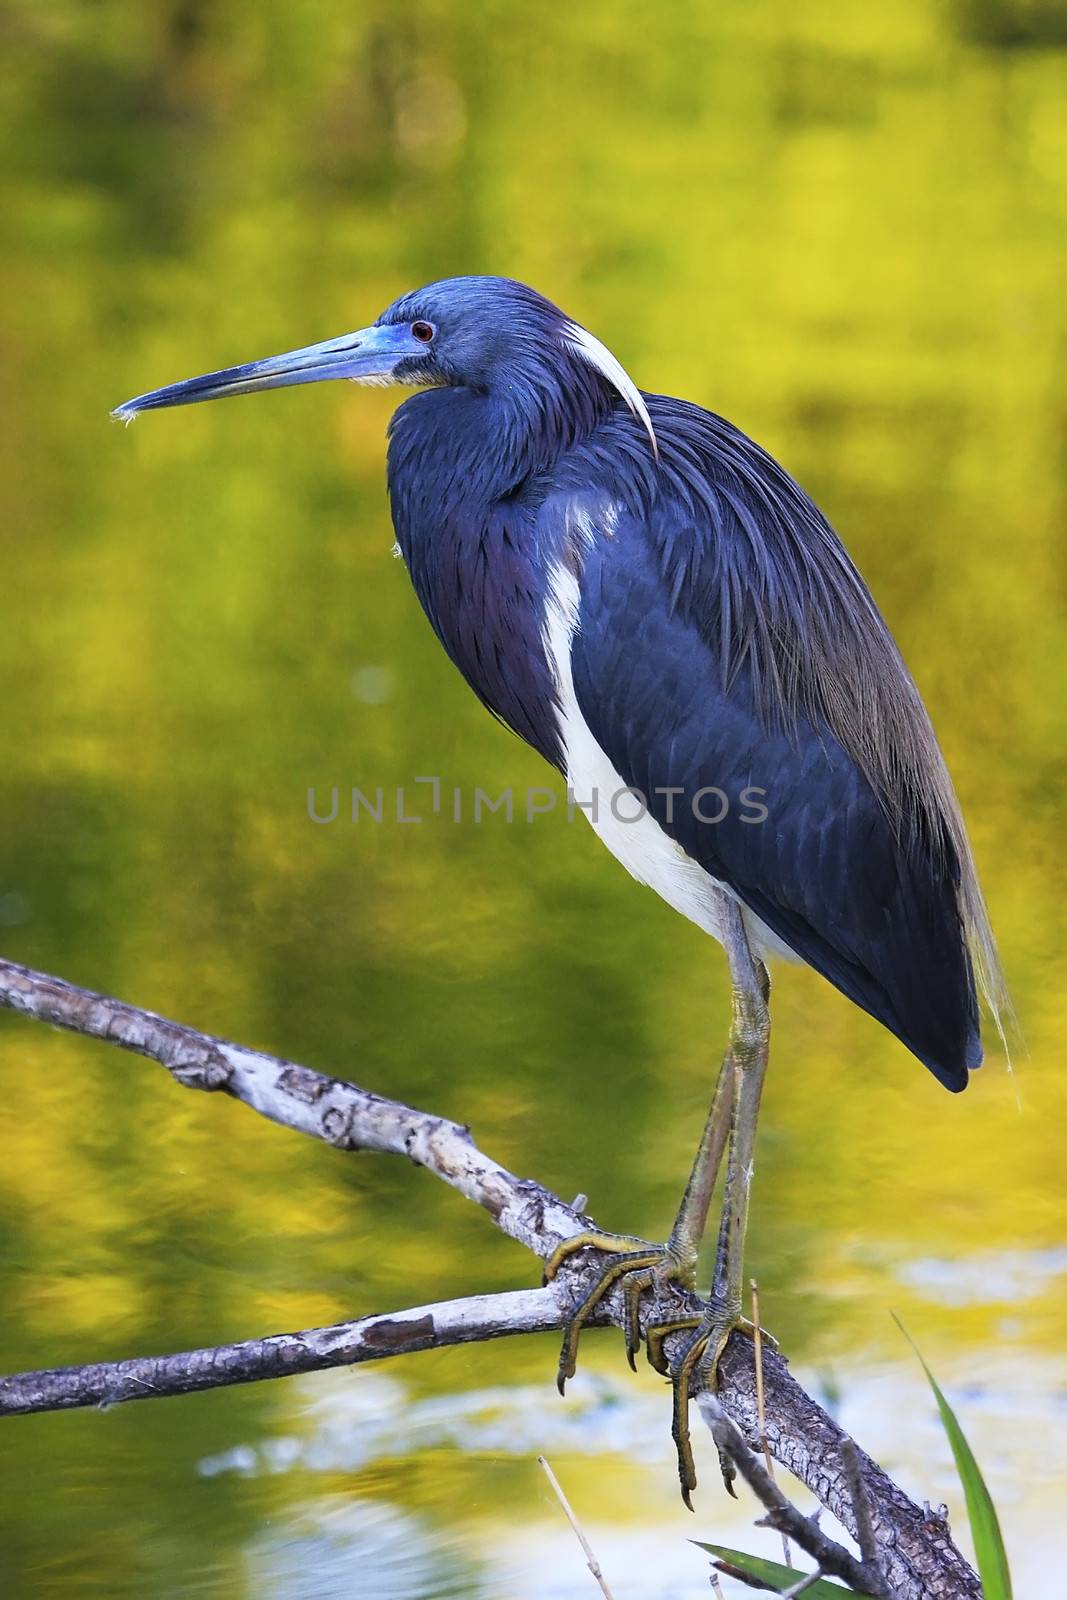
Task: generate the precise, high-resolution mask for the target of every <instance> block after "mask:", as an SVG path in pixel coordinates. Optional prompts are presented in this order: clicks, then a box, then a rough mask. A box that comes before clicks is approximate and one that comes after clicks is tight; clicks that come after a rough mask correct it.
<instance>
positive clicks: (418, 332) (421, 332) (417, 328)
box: [411, 322, 433, 344]
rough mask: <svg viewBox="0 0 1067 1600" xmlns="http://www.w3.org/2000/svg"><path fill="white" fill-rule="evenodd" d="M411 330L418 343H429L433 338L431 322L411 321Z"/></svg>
mask: <svg viewBox="0 0 1067 1600" xmlns="http://www.w3.org/2000/svg"><path fill="white" fill-rule="evenodd" d="M411 331H412V333H413V335H414V336H415V338H416V339H417V340H418V341H419V343H420V344H429V342H430V340H431V339H432V338H433V323H432V322H413V323H412V324H411Z"/></svg>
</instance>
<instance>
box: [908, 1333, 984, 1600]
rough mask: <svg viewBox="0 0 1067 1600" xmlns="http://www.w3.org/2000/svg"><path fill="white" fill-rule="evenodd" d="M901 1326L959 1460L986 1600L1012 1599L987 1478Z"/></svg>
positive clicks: (957, 1464) (921, 1356)
mask: <svg viewBox="0 0 1067 1600" xmlns="http://www.w3.org/2000/svg"><path fill="white" fill-rule="evenodd" d="M893 1320H894V1321H895V1322H896V1325H897V1327H898V1328H899V1329H900V1331H901V1333H902V1334H903V1335H904V1337H905V1339H907V1341H908V1343H909V1344H910V1345H911V1347H912V1349H913V1350H914V1351H915V1354H916V1355H917V1356H918V1358H919V1360H920V1362H921V1363H922V1369H923V1371H924V1372H925V1373H926V1377H927V1381H928V1382H929V1384H930V1387H931V1389H932V1390H933V1392H934V1399H935V1400H936V1401H937V1409H938V1411H939V1412H940V1413H941V1423H942V1426H943V1427H944V1430H945V1433H946V1434H947V1436H948V1442H949V1444H950V1445H951V1446H952V1454H953V1456H954V1458H955V1461H956V1471H957V1472H958V1473H959V1476H960V1482H961V1483H962V1485H963V1498H964V1501H965V1503H966V1506H967V1516H968V1518H969V1520H970V1524H971V1539H972V1540H973V1542H974V1554H975V1559H976V1560H977V1562H978V1576H979V1577H980V1578H981V1580H982V1589H983V1591H984V1593H985V1600H1012V1594H1011V1573H1010V1571H1009V1570H1008V1556H1007V1551H1006V1550H1005V1549H1004V1538H1003V1535H1002V1534H1001V1531H1000V1523H999V1521H998V1520H997V1513H996V1508H995V1506H994V1505H993V1500H992V1496H991V1495H990V1493H989V1490H988V1489H987V1488H986V1484H985V1479H984V1478H983V1477H982V1474H981V1472H980V1471H979V1470H978V1463H977V1461H976V1460H975V1459H974V1456H973V1454H972V1452H971V1447H970V1445H969V1444H968V1443H967V1439H966V1436H965V1434H964V1432H963V1429H962V1428H961V1427H960V1425H959V1422H958V1421H957V1420H956V1413H955V1412H954V1411H953V1409H952V1407H951V1406H950V1405H949V1403H948V1401H947V1400H946V1399H945V1397H944V1395H943V1394H942V1393H941V1388H940V1385H939V1384H938V1382H937V1379H936V1378H935V1377H934V1375H933V1373H932V1372H931V1371H930V1368H929V1367H928V1366H927V1365H926V1362H925V1360H924V1359H923V1354H922V1351H921V1350H920V1349H919V1347H918V1345H917V1344H916V1343H915V1340H914V1339H913V1338H912V1337H911V1334H910V1333H909V1332H908V1330H907V1329H906V1328H905V1326H904V1324H903V1323H902V1322H901V1320H900V1318H899V1317H894V1319H893Z"/></svg>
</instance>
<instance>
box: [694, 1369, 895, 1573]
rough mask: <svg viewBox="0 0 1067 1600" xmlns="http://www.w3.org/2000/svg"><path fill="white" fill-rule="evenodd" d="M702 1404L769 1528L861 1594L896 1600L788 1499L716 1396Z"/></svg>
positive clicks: (703, 1397)
mask: <svg viewBox="0 0 1067 1600" xmlns="http://www.w3.org/2000/svg"><path fill="white" fill-rule="evenodd" d="M698 1404H699V1406H700V1410H701V1412H702V1414H703V1416H704V1420H705V1421H706V1422H707V1424H708V1426H709V1427H710V1429H711V1436H712V1438H713V1439H714V1440H715V1443H716V1445H717V1446H718V1448H719V1449H720V1450H721V1451H722V1453H723V1454H724V1455H727V1456H729V1458H730V1460H731V1461H732V1462H733V1463H734V1465H735V1467H736V1468H737V1470H738V1472H740V1474H741V1476H742V1477H743V1478H744V1480H745V1482H746V1483H747V1484H748V1486H749V1488H750V1489H751V1490H752V1492H753V1494H754V1495H756V1497H757V1499H759V1500H760V1501H761V1503H762V1504H763V1505H764V1506H765V1507H766V1509H767V1516H766V1517H764V1518H763V1522H764V1523H765V1524H766V1525H767V1526H768V1527H772V1528H777V1529H778V1531H779V1532H780V1533H786V1534H788V1535H789V1537H790V1538H791V1539H792V1540H793V1542H794V1543H795V1544H798V1545H799V1546H800V1548H801V1549H802V1550H804V1551H806V1552H807V1554H808V1555H809V1556H811V1558H812V1560H813V1561H815V1562H817V1563H818V1565H819V1566H820V1567H821V1568H822V1570H823V1572H825V1573H832V1574H833V1576H834V1577H835V1578H842V1579H843V1580H844V1582H845V1583H847V1584H849V1585H850V1587H851V1588H853V1589H855V1590H856V1591H857V1592H858V1593H859V1594H869V1595H874V1596H876V1597H877V1600H892V1596H891V1595H890V1593H889V1590H888V1589H887V1588H886V1587H885V1584H884V1582H883V1581H882V1579H881V1578H880V1577H878V1575H877V1574H873V1573H871V1572H869V1571H868V1569H867V1568H866V1567H865V1566H864V1565H863V1563H862V1562H860V1561H857V1560H856V1558H855V1556H854V1555H852V1554H851V1552H850V1551H848V1550H846V1549H845V1547H844V1545H843V1544H838V1543H837V1541H836V1540H834V1539H831V1538H830V1537H829V1535H828V1534H826V1533H824V1532H823V1530H822V1529H821V1528H820V1527H819V1524H818V1523H817V1522H816V1521H815V1519H814V1517H806V1516H805V1515H804V1513H803V1512H802V1511H801V1510H800V1509H799V1508H798V1507H797V1506H795V1505H794V1504H793V1502H792V1501H791V1500H789V1499H787V1497H786V1496H785V1495H784V1494H783V1493H782V1491H781V1489H780V1488H779V1487H778V1485H777V1483H776V1482H775V1480H774V1478H773V1477H772V1476H771V1474H770V1472H769V1471H768V1470H767V1466H766V1464H765V1463H764V1462H763V1461H762V1460H761V1459H760V1457H759V1455H758V1454H757V1453H756V1451H755V1450H754V1449H753V1447H752V1445H751V1444H750V1443H749V1441H748V1440H747V1439H746V1438H745V1436H744V1434H743V1433H742V1432H741V1430H740V1428H739V1427H738V1426H737V1423H736V1422H734V1420H733V1418H732V1417H729V1416H727V1414H726V1412H725V1410H724V1409H723V1407H722V1405H720V1403H719V1401H718V1400H717V1399H716V1397H715V1396H714V1395H712V1394H707V1393H705V1394H702V1395H701V1396H700V1399H699V1401H698ZM801 1592H803V1591H801Z"/></svg>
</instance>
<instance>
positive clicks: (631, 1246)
mask: <svg viewBox="0 0 1067 1600" xmlns="http://www.w3.org/2000/svg"><path fill="white" fill-rule="evenodd" d="M721 929H722V932H721V937H722V942H723V945H724V948H725V950H726V954H727V958H728V960H729V963H730V974H731V978H732V980H733V1002H732V1020H731V1026H730V1042H729V1045H728V1046H727V1050H726V1055H725V1057H724V1058H723V1063H722V1067H721V1068H720V1071H719V1077H718V1081H717V1083H716V1086H715V1095H714V1098H713V1099H712V1103H711V1107H710V1109H709V1111H708V1116H707V1121H706V1122H705V1124H704V1131H703V1133H702V1135H701V1139H700V1144H699V1146H698V1147H697V1152H696V1156H695V1158H694V1161H693V1167H692V1171H691V1172H690V1175H689V1182H688V1183H687V1184H686V1188H685V1193H684V1194H683V1196H682V1201H681V1205H680V1206H679V1208H678V1215H677V1217H676V1218H675V1222H674V1227H673V1228H672V1229H671V1232H670V1237H669V1238H668V1240H667V1243H666V1244H665V1245H655V1244H649V1243H648V1241H647V1240H644V1239H637V1238H634V1237H632V1236H630V1235H619V1234H609V1233H602V1232H599V1231H597V1230H590V1231H588V1232H585V1233H579V1234H576V1235H574V1237H573V1238H570V1239H565V1240H564V1241H563V1242H562V1244H560V1245H558V1246H557V1248H556V1250H555V1251H554V1252H553V1253H552V1255H551V1256H550V1257H549V1259H548V1261H547V1262H546V1263H545V1281H546V1282H548V1281H549V1280H551V1279H552V1278H554V1277H555V1275H556V1273H557V1272H558V1270H559V1268H560V1266H561V1265H562V1263H563V1262H564V1261H565V1260H567V1259H568V1258H569V1257H571V1256H573V1255H574V1254H576V1253H577V1252H578V1251H580V1250H584V1249H587V1248H590V1249H596V1250H599V1251H601V1252H602V1253H603V1255H604V1257H605V1260H604V1263H603V1266H602V1267H601V1269H600V1271H599V1272H598V1274H597V1277H596V1279H595V1280H594V1282H593V1284H592V1286H591V1288H590V1289H589V1290H588V1292H587V1293H586V1294H585V1296H584V1298H583V1299H582V1301H581V1303H580V1304H579V1305H578V1306H577V1307H576V1309H575V1311H574V1312H573V1313H572V1315H571V1317H570V1319H569V1321H568V1323H567V1327H566V1330H565V1333H564V1339H563V1348H562V1351H561V1353H560V1363H559V1376H558V1384H559V1388H560V1392H561V1393H562V1392H563V1388H564V1385H565V1383H566V1380H567V1379H568V1378H570V1377H573V1375H574V1371H575V1365H576V1361H577V1353H578V1339H579V1336H580V1334H581V1331H582V1328H583V1327H584V1326H585V1325H586V1323H587V1322H588V1321H589V1319H590V1317H591V1316H592V1315H593V1313H594V1312H595V1310H596V1308H597V1306H598V1305H599V1303H600V1301H601V1300H602V1299H603V1297H604V1295H605V1294H607V1292H608V1291H609V1290H610V1289H611V1288H612V1286H613V1285H614V1284H616V1283H619V1282H620V1280H621V1286H622V1289H623V1293H624V1296H625V1317H624V1331H625V1338H626V1354H627V1359H628V1360H629V1362H630V1365H631V1366H633V1364H634V1355H635V1353H636V1351H637V1349H638V1347H639V1344H640V1305H639V1301H640V1296H641V1295H642V1293H644V1291H645V1290H646V1289H648V1288H651V1287H652V1286H653V1285H659V1284H664V1283H677V1284H679V1285H680V1286H681V1287H683V1288H687V1289H691V1288H692V1287H693V1285H694V1283H695V1276H696V1263H697V1252H698V1250H699V1248H700V1242H701V1239H702V1238H703V1235H704V1230H705V1227H706V1225H707V1218H708V1211H709V1209H710V1206H711V1198H712V1195H713V1194H714V1191H715V1185H716V1182H717V1180H718V1176H719V1169H720V1167H721V1166H722V1162H723V1155H724V1153H725V1155H726V1182H725V1190H724V1197H723V1211H722V1220H721V1222H720V1226H719V1244H718V1251H717V1256H716V1265H715V1275H714V1279H713V1294H712V1299H711V1300H710V1302H709V1303H708V1305H707V1309H706V1311H705V1313H704V1315H703V1316H702V1317H700V1318H696V1317H686V1318H681V1319H678V1320H677V1321H674V1322H671V1323H669V1324H664V1325H661V1326H653V1327H650V1328H648V1329H647V1330H646V1349H647V1353H648V1358H649V1361H650V1362H651V1363H652V1365H653V1366H654V1367H656V1369H657V1370H658V1371H661V1372H665V1373H666V1372H668V1371H669V1367H668V1363H667V1361H666V1357H665V1354H664V1349H663V1342H664V1340H665V1339H666V1338H667V1337H668V1335H669V1334H671V1333H676V1332H679V1331H682V1330H685V1329H689V1330H692V1331H691V1337H690V1339H689V1340H688V1342H687V1343H686V1345H685V1347H684V1349H683V1350H682V1353H681V1355H680V1357H679V1359H678V1363H677V1367H676V1370H675V1371H674V1373H673V1374H672V1375H671V1376H672V1382H673V1385H674V1423H673V1428H672V1432H673V1435H674V1440H675V1444H676V1446H677V1450H678V1473H679V1478H680V1481H681V1486H682V1498H683V1499H684V1500H685V1502H686V1504H687V1505H691V1501H690V1494H691V1491H692V1490H693V1489H694V1488H695V1487H696V1471H695V1468H694V1464H693V1452H692V1447H691V1443H690V1438H689V1394H690V1388H691V1386H692V1385H693V1383H694V1382H695V1383H696V1384H697V1385H698V1386H703V1385H704V1384H705V1383H712V1384H713V1383H714V1381H715V1373H716V1369H717V1366H718V1362H719V1357H720V1356H721V1354H722V1351H723V1349H724V1347H725V1345H726V1341H727V1339H728V1338H729V1337H730V1334H731V1333H732V1332H733V1330H734V1328H738V1327H740V1328H742V1329H744V1330H746V1331H747V1330H748V1329H749V1328H750V1324H748V1323H746V1322H745V1320H744V1318H743V1317H742V1316H741V1290H742V1283H743V1270H744V1266H743V1256H744V1241H745V1227H746V1223H747V1220H748V1199H749V1190H750V1187H751V1182H752V1155H753V1148H754V1144H755V1136H756V1120H757V1116H758V1113H759V1102H760V1095H761V1093H762V1089H763V1079H764V1075H765V1072H766V1067H767V1051H768V1039H769V1018H768V1011H767V998H768V990H769V984H768V979H767V973H766V969H765V968H764V967H763V965H762V963H761V962H759V961H757V960H756V959H754V957H753V955H752V952H751V950H750V948H749V943H748V937H747V935H746V932H745V927H744V923H743V921H742V918H741V909H740V907H739V906H738V904H737V902H736V901H734V900H732V899H729V898H728V897H727V896H725V895H724V896H723V897H722V908H721Z"/></svg>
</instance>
